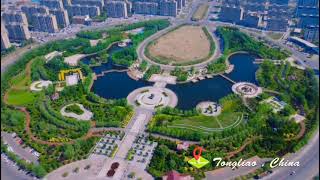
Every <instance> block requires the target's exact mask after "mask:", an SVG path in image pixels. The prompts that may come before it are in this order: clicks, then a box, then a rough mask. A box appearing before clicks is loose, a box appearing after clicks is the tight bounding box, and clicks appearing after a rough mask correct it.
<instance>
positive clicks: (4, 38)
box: [1, 22, 11, 50]
mask: <svg viewBox="0 0 320 180" xmlns="http://www.w3.org/2000/svg"><path fill="white" fill-rule="evenodd" d="M10 47H11V43H10V41H9V36H8V32H7V29H6V27H5V26H4V23H3V22H1V50H4V49H8V48H10Z"/></svg>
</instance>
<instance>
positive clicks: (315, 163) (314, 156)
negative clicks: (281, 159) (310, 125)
mask: <svg viewBox="0 0 320 180" xmlns="http://www.w3.org/2000/svg"><path fill="white" fill-rule="evenodd" d="M285 159H286V160H290V161H299V163H300V166H299V167H281V168H277V169H275V170H274V172H273V173H272V174H270V175H269V176H266V177H265V178H262V179H265V180H273V179H283V180H287V179H290V180H301V179H305V180H310V179H312V178H313V177H314V176H316V175H319V131H317V132H316V134H315V136H314V137H313V138H312V139H311V140H310V141H309V143H308V144H307V145H306V146H305V147H303V149H302V150H301V151H299V152H297V153H294V154H290V155H288V156H287V157H286V158H285ZM292 171H295V174H293V175H290V173H291V172H292Z"/></svg>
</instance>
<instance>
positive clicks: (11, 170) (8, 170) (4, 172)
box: [1, 155, 32, 180]
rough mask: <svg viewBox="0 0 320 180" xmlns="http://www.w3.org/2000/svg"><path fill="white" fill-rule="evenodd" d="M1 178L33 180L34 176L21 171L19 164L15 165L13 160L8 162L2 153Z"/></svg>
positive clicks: (3, 179)
mask: <svg viewBox="0 0 320 180" xmlns="http://www.w3.org/2000/svg"><path fill="white" fill-rule="evenodd" d="M1 179H2V180H31V179H32V178H31V177H30V176H28V175H26V174H24V173H22V172H21V171H18V168H17V166H13V162H12V161H8V162H6V161H5V159H4V156H3V155H1Z"/></svg>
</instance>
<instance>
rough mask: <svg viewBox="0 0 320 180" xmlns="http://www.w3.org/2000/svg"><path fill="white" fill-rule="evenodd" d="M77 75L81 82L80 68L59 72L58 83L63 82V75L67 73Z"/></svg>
mask: <svg viewBox="0 0 320 180" xmlns="http://www.w3.org/2000/svg"><path fill="white" fill-rule="evenodd" d="M70 72H72V73H78V74H79V77H80V79H81V80H82V79H83V75H82V72H81V68H76V69H69V70H61V71H60V73H59V81H64V80H65V74H68V73H70Z"/></svg>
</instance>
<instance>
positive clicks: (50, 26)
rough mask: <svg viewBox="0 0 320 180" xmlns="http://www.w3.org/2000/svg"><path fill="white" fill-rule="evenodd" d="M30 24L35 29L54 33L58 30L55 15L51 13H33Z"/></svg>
mask: <svg viewBox="0 0 320 180" xmlns="http://www.w3.org/2000/svg"><path fill="white" fill-rule="evenodd" d="M32 22H33V23H32V24H33V28H34V30H35V31H40V32H48V33H55V32H58V31H59V28H58V23H57V19H56V16H55V15H52V14H40V13H38V14H34V15H33V16H32Z"/></svg>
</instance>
